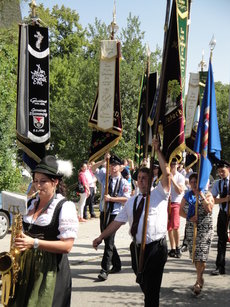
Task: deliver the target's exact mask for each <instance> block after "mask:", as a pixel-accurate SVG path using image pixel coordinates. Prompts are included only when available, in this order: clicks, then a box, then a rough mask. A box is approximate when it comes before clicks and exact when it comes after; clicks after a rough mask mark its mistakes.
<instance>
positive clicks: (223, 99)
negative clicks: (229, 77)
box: [215, 82, 230, 161]
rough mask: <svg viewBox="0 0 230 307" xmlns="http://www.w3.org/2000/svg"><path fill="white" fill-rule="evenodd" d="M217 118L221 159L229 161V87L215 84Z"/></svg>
mask: <svg viewBox="0 0 230 307" xmlns="http://www.w3.org/2000/svg"><path fill="white" fill-rule="evenodd" d="M215 92H216V101H217V117H218V125H219V131H220V139H221V147H222V152H221V158H222V159H224V160H227V161H230V147H229V140H230V129H229V122H228V112H227V110H228V108H229V106H228V105H229V85H227V84H222V83H221V82H215Z"/></svg>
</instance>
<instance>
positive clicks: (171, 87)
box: [167, 80, 181, 102]
mask: <svg viewBox="0 0 230 307" xmlns="http://www.w3.org/2000/svg"><path fill="white" fill-rule="evenodd" d="M180 92H181V88H180V84H179V82H178V81H177V80H170V81H169V82H168V92H167V95H168V96H170V97H171V99H172V101H173V102H176V100H177V97H178V96H179V95H180Z"/></svg>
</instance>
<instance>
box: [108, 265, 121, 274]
mask: <svg viewBox="0 0 230 307" xmlns="http://www.w3.org/2000/svg"><path fill="white" fill-rule="evenodd" d="M120 271H121V267H120V266H119V267H117V266H113V267H112V269H111V270H109V274H115V273H118V272H120Z"/></svg>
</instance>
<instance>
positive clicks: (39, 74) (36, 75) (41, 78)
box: [31, 64, 47, 86]
mask: <svg viewBox="0 0 230 307" xmlns="http://www.w3.org/2000/svg"><path fill="white" fill-rule="evenodd" d="M36 66H37V70H34V72H32V71H31V74H32V80H33V84H34V85H40V86H43V83H47V76H46V72H45V71H44V70H42V69H41V66H40V64H36Z"/></svg>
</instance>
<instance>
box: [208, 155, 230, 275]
mask: <svg viewBox="0 0 230 307" xmlns="http://www.w3.org/2000/svg"><path fill="white" fill-rule="evenodd" d="M217 170H218V175H219V176H220V179H219V180H217V181H216V182H215V183H214V186H213V188H212V195H213V197H214V200H215V204H219V214H218V218H217V235H218V243H217V257H216V269H215V270H214V271H212V275H220V274H221V275H224V274H225V255H226V247H227V240H228V223H229V215H228V214H229V201H230V184H229V180H230V164H229V163H228V162H227V161H223V162H220V163H219V164H218V165H217Z"/></svg>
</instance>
